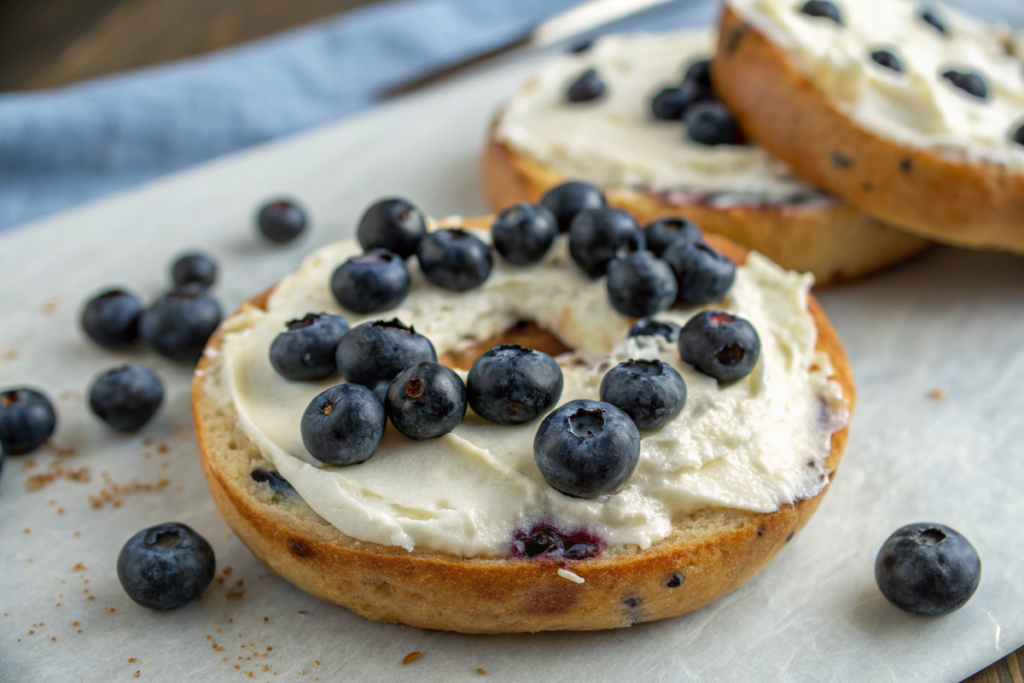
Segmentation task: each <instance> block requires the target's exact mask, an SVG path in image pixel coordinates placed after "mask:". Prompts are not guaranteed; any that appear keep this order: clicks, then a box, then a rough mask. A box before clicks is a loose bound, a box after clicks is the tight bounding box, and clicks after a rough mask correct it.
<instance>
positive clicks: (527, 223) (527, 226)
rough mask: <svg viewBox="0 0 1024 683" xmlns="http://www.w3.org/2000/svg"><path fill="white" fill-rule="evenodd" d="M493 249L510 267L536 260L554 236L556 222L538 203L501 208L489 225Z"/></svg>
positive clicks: (551, 214)
mask: <svg viewBox="0 0 1024 683" xmlns="http://www.w3.org/2000/svg"><path fill="white" fill-rule="evenodd" d="M491 237H492V238H493V240H494V248H495V249H496V250H497V251H498V253H499V254H501V256H502V258H504V259H505V260H506V261H508V262H509V263H511V264H513V265H517V266H528V265H530V264H531V263H536V262H537V261H540V260H541V259H542V258H544V256H545V255H546V254H547V253H548V251H549V250H550V249H551V245H552V244H554V243H555V238H556V237H558V221H556V220H555V215H554V214H553V213H551V211H550V210H549V209H548V208H547V207H546V206H544V205H542V204H526V203H523V202H521V203H519V204H513V205H512V206H510V207H508V208H507V209H504V210H503V211H502V212H501V213H499V214H498V217H497V218H496V219H495V221H494V223H493V224H492V225H491Z"/></svg>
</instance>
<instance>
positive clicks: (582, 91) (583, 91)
mask: <svg viewBox="0 0 1024 683" xmlns="http://www.w3.org/2000/svg"><path fill="white" fill-rule="evenodd" d="M605 90H606V88H605V85H604V81H602V80H601V76H600V75H599V74H598V73H597V71H596V70H595V69H587V70H586V71H584V72H583V73H581V74H580V75H579V77H578V78H577V79H576V80H575V81H573V83H572V85H570V86H569V92H568V93H566V98H567V99H568V100H569V101H570V102H589V101H590V100H596V99H597V98H599V97H601V96H602V95H604V93H605Z"/></svg>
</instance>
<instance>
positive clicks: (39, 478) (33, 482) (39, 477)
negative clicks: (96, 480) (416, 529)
mask: <svg viewBox="0 0 1024 683" xmlns="http://www.w3.org/2000/svg"><path fill="white" fill-rule="evenodd" d="M29 462H31V461H29ZM25 464H26V465H27V464H28V463H25ZM61 478H64V479H68V480H69V481H77V482H79V483H82V484H88V483H89V482H90V481H91V480H92V474H91V471H90V470H89V468H88V467H77V468H76V467H65V466H64V465H63V463H61V462H60V461H59V460H54V461H53V462H51V463H50V466H49V468H48V469H47V470H46V471H45V472H42V473H40V474H33V475H32V476H31V477H29V478H28V479H26V480H25V488H26V489H28V490H29V491H40V490H42V489H44V488H46V486H47V485H48V484H50V483H51V482H53V481H56V480H57V479H61Z"/></svg>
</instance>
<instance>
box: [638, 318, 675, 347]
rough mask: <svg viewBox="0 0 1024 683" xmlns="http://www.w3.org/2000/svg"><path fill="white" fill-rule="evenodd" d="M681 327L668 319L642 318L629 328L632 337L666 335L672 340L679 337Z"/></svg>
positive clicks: (665, 336) (666, 337)
mask: <svg viewBox="0 0 1024 683" xmlns="http://www.w3.org/2000/svg"><path fill="white" fill-rule="evenodd" d="M680 329H681V328H680V327H679V325H676V324H675V323H673V322H669V321H667V320H652V319H651V318H640V319H639V320H637V321H636V322H635V323H633V326H632V327H630V328H629V336H630V337H664V338H665V339H667V340H669V341H670V342H675V341H676V340H677V339H679V330H680Z"/></svg>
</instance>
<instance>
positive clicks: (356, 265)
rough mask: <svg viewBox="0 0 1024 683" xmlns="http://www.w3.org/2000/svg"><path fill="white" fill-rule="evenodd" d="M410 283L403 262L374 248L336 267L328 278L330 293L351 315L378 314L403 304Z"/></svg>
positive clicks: (393, 255)
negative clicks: (354, 313)
mask: <svg viewBox="0 0 1024 683" xmlns="http://www.w3.org/2000/svg"><path fill="white" fill-rule="evenodd" d="M410 283H411V280H410V278H409V269H408V268H406V266H405V260H404V259H402V258H401V257H400V256H398V254H394V253H392V252H390V251H388V250H387V249H380V248H375V249H370V250H369V251H367V252H366V253H365V254H361V255H359V256H353V257H352V258H350V259H349V260H347V261H345V262H344V263H342V264H341V265H340V266H338V267H337V268H336V269H335V271H334V274H333V275H331V292H332V293H333V294H334V298H335V299H337V300H338V303H339V304H341V305H342V306H344V307H345V308H347V309H348V310H350V311H355V312H356V313H380V312H381V311H387V310H389V309H392V308H394V307H395V306H398V305H399V304H401V303H402V302H403V301H405V297H406V296H407V295H408V294H409V285H410Z"/></svg>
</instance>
